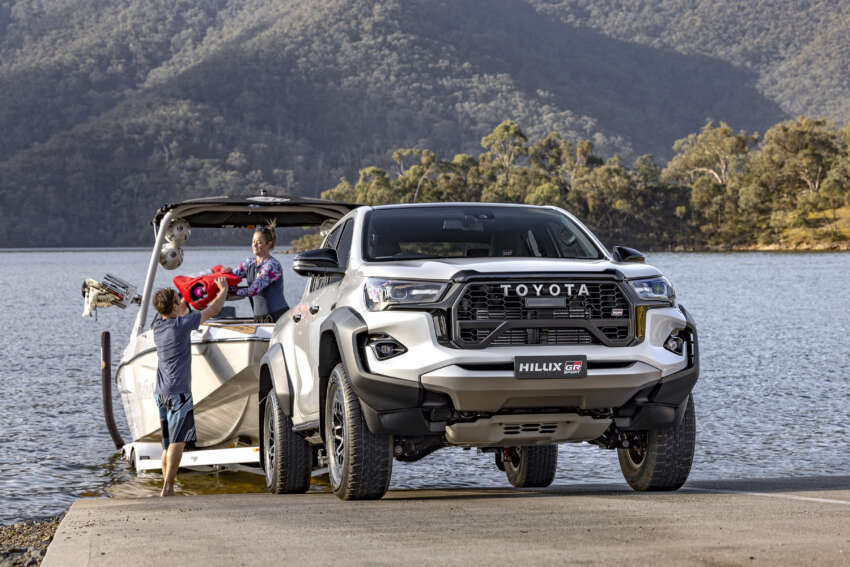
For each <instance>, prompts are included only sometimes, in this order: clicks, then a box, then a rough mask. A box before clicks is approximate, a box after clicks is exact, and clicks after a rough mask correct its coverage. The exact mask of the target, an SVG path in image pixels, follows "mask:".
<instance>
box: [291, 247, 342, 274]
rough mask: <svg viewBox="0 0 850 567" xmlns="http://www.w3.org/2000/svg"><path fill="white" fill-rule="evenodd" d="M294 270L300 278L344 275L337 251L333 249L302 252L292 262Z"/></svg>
mask: <svg viewBox="0 0 850 567" xmlns="http://www.w3.org/2000/svg"><path fill="white" fill-rule="evenodd" d="M292 269H293V270H295V273H296V274H298V275H300V276H327V275H331V274H344V273H345V269H344V268H340V266H339V260H338V259H337V255H336V250H334V249H333V248H318V249H316V250H308V251H306V252H302V253H301V254H299V255H298V256H296V257H295V260H294V261H293V262H292Z"/></svg>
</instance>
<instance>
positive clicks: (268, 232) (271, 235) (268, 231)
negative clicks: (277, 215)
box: [254, 219, 277, 246]
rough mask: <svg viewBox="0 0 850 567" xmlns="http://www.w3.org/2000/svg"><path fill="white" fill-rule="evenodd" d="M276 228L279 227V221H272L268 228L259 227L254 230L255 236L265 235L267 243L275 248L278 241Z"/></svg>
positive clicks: (269, 222) (267, 225)
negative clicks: (258, 234) (257, 234)
mask: <svg viewBox="0 0 850 567" xmlns="http://www.w3.org/2000/svg"><path fill="white" fill-rule="evenodd" d="M275 226H277V221H276V220H275V219H270V220H269V221H268V224H266V226H258V227H257V228H255V229H254V234H256V233H258V232H259V233H260V234H262V235H263V238H264V239H265V240H266V242H271V243H272V246H274V244H275V241H276V240H277V235H276V234H275V231H274V229H275Z"/></svg>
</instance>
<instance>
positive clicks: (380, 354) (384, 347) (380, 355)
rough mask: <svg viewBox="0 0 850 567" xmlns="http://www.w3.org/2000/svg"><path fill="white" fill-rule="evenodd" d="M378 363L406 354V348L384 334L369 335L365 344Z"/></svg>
mask: <svg viewBox="0 0 850 567" xmlns="http://www.w3.org/2000/svg"><path fill="white" fill-rule="evenodd" d="M366 344H367V345H368V346H369V348H371V349H372V352H373V353H374V355H375V358H377V359H378V360H379V361H383V360H388V359H390V358H394V357H396V356H399V355H401V354H404V353H406V352H407V347H405V346H404V345H403V344H401V343H400V342H398V341H397V340H395V339H394V338H392V337H391V336H389V335H386V334H384V333H375V334H373V335H369V340H368V342H367V343H366Z"/></svg>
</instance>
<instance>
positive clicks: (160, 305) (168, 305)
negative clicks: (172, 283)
mask: <svg viewBox="0 0 850 567" xmlns="http://www.w3.org/2000/svg"><path fill="white" fill-rule="evenodd" d="M178 301H180V296H179V295H177V291H176V290H175V289H174V288H170V287H164V288H162V289H158V290H157V291H156V293H155V294H154V296H153V306H154V307H155V308H156V310H157V311H159V314H160V315H170V314H171V312H172V311H173V310H174V306H175V305H177V302H178Z"/></svg>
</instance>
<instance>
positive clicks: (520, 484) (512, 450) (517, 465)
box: [496, 445, 558, 488]
mask: <svg viewBox="0 0 850 567" xmlns="http://www.w3.org/2000/svg"><path fill="white" fill-rule="evenodd" d="M499 460H501V462H502V466H503V467H504V471H505V476H507V477H508V481H509V482H510V483H511V484H512V485H514V486H515V487H517V488H532V487H538V488H540V487H544V486H549V485H550V484H552V481H553V480H555V473H556V472H557V470H558V446H557V445H533V446H530V447H509V448H506V449H503V450H502V458H501V459H499ZM498 463H499V461H498V460H497V461H496V466H498ZM500 468H501V467H500Z"/></svg>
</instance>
